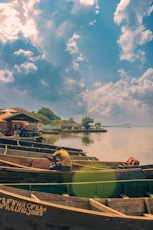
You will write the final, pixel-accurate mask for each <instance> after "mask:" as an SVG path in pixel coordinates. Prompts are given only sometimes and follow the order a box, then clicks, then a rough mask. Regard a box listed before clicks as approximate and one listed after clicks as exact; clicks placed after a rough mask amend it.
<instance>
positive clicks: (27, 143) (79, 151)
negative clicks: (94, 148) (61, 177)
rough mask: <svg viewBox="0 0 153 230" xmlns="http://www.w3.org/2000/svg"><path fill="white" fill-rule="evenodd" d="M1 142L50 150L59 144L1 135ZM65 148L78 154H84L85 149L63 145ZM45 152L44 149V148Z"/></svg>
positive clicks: (53, 149)
mask: <svg viewBox="0 0 153 230" xmlns="http://www.w3.org/2000/svg"><path fill="white" fill-rule="evenodd" d="M0 144H7V145H14V146H26V147H35V148H37V149H38V148H39V149H41V150H42V149H49V150H50V151H55V150H56V148H57V145H51V144H45V143H38V142H35V141H23V140H14V139H10V138H2V137H0ZM63 148H64V149H65V150H67V151H68V152H69V153H71V152H72V153H76V154H78V155H84V153H83V150H82V149H79V148H71V147H67V146H63ZM42 151H43V152H44V150H42Z"/></svg>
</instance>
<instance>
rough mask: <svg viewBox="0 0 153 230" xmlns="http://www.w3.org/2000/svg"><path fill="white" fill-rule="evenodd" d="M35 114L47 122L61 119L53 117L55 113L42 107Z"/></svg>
mask: <svg viewBox="0 0 153 230" xmlns="http://www.w3.org/2000/svg"><path fill="white" fill-rule="evenodd" d="M37 114H40V115H43V116H45V117H47V118H48V119H49V120H61V118H60V117H59V116H57V115H55V113H54V112H53V111H52V110H51V109H49V108H45V107H42V108H41V109H39V110H38V112H37Z"/></svg>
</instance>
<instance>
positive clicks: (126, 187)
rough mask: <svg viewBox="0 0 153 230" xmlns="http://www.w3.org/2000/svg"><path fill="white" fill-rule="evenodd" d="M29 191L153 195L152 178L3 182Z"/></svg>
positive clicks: (101, 195) (90, 195) (89, 195)
mask: <svg viewBox="0 0 153 230" xmlns="http://www.w3.org/2000/svg"><path fill="white" fill-rule="evenodd" d="M3 185H7V186H11V187H14V188H21V189H25V190H30V191H41V192H46V193H53V194H59V195H66V196H75V197H86V198H121V197H123V198H125V199H126V198H130V197H131V198H132V197H133V198H136V197H148V196H150V197H153V179H131V180H110V181H108V180H107V181H94V182H93V181H89V182H68V183H3Z"/></svg>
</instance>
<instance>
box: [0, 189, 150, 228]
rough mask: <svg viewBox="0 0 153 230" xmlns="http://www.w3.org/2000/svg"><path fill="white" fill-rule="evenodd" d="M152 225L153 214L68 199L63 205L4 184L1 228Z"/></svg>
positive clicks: (0, 207) (0, 190) (133, 226)
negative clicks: (114, 210)
mask: <svg viewBox="0 0 153 230" xmlns="http://www.w3.org/2000/svg"><path fill="white" fill-rule="evenodd" d="M7 190H8V191H7ZM34 196H35V194H34ZM44 197H45V195H44ZM48 199H49V198H48ZM67 201H68V200H67ZM69 201H70V204H72V200H69ZM82 203H83V200H82ZM152 226H153V219H152V218H144V217H136V216H127V215H125V216H124V215H117V214H116V215H115V214H112V213H105V212H100V211H94V210H88V209H87V207H84V208H77V207H73V205H68V203H67V205H60V204H55V203H51V202H49V200H48V201H43V200H40V199H39V198H38V199H37V196H36V197H35V198H30V197H29V196H28V194H27V192H26V191H25V192H23V191H22V192H19V193H17V190H16V191H15V192H10V189H9V188H8V189H5V190H4V189H2V187H1V188H0V229H1V230H8V229H13V230H21V228H22V230H27V229H28V230H65V229H69V230H78V229H79V230H101V229H109V230H140V229H143V230H152Z"/></svg>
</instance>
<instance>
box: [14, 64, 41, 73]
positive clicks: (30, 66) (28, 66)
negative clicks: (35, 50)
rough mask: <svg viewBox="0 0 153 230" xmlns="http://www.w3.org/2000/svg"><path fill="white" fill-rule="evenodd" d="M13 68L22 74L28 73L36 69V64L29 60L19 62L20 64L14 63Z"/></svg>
mask: <svg viewBox="0 0 153 230" xmlns="http://www.w3.org/2000/svg"><path fill="white" fill-rule="evenodd" d="M15 68H16V70H17V71H18V72H20V73H21V72H24V74H29V73H31V72H34V71H37V69H38V68H37V66H36V65H35V64H34V63H31V62H25V63H23V64H21V65H20V66H18V65H15Z"/></svg>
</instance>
